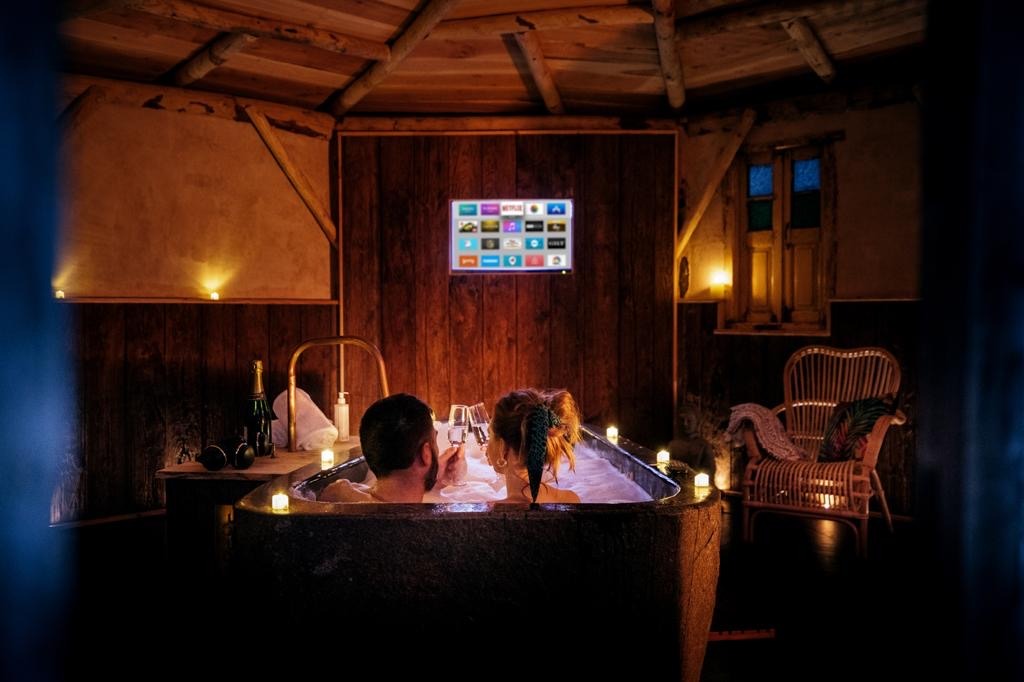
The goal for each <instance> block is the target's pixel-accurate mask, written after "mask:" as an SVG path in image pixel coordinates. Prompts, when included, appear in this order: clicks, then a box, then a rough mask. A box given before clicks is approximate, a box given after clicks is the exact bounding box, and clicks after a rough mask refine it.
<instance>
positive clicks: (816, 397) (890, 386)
mask: <svg viewBox="0 0 1024 682" xmlns="http://www.w3.org/2000/svg"><path fill="white" fill-rule="evenodd" d="M783 383H784V391H785V393H784V396H785V403H784V404H782V405H780V406H778V407H776V408H775V413H776V414H777V415H779V414H781V413H783V412H784V413H785V414H784V418H785V423H786V433H787V435H788V436H789V437H790V439H791V440H792V441H793V442H794V443H795V444H796V445H799V446H800V447H801V448H803V449H804V450H805V451H806V452H807V453H808V457H809V458H808V459H806V460H780V459H774V458H772V457H771V456H770V455H768V454H767V453H765V452H763V451H762V450H761V448H760V447H759V446H758V442H757V438H756V436H755V434H754V430H753V429H752V428H750V427H749V425H748V426H747V427H746V428H744V430H743V438H744V443H745V445H746V448H747V453H748V455H749V461H748V463H747V467H746V471H745V473H744V476H743V537H744V540H746V541H748V542H749V541H750V540H751V538H752V537H753V533H754V520H755V518H756V516H757V514H759V513H760V512H764V511H771V512H776V513H783V514H797V515H802V516H810V517H819V518H827V519H834V520H836V521H840V522H842V523H845V524H847V525H849V526H850V527H851V528H853V531H854V533H855V534H856V537H857V552H858V555H860V556H864V555H866V554H867V538H868V501H869V500H870V498H871V496H872V494H873V493H877V494H878V501H879V503H880V505H881V507H882V513H883V514H884V515H885V520H886V523H887V524H888V525H889V530H890V532H891V531H892V516H891V515H890V514H889V505H888V504H887V503H886V500H885V491H884V490H883V489H882V482H881V480H880V479H879V478H878V472H876V471H875V464H876V462H877V461H878V453H879V450H880V449H881V447H882V441H883V440H884V439H885V434H886V431H887V430H888V429H889V426H891V425H893V424H903V423H904V422H905V421H906V418H905V417H904V415H903V414H902V413H901V412H899V411H898V410H897V411H896V413H895V414H891V415H890V414H887V415H884V416H882V417H879V418H878V419H877V421H876V422H875V425H874V428H873V429H872V430H871V432H870V434H869V435H868V437H867V439H866V442H865V445H864V447H863V448H862V449H860V450H858V451H857V453H856V455H855V457H854V458H853V459H851V460H848V461H843V462H818V461H817V457H818V451H819V449H820V446H821V443H822V440H823V439H824V434H825V429H826V427H827V425H828V423H829V420H830V418H831V416H832V412H833V410H834V408H835V406H836V405H838V404H840V403H844V402H848V401H853V400H858V399H861V398H871V397H883V396H889V395H895V394H896V392H897V391H898V390H899V386H900V366H899V363H898V362H897V361H896V358H894V357H893V356H892V354H891V353H889V352H888V351H886V350H883V349H881V348H852V349H838V348H829V347H826V346H806V347H804V348H801V349H799V350H798V351H796V352H795V353H793V355H792V356H790V358H789V361H788V362H786V367H785V369H784V370H783Z"/></svg>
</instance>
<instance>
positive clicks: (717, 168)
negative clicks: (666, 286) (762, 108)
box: [676, 109, 755, 262]
mask: <svg viewBox="0 0 1024 682" xmlns="http://www.w3.org/2000/svg"><path fill="white" fill-rule="evenodd" d="M754 118H755V113H754V110H753V109H747V110H746V111H744V112H743V116H742V117H741V118H740V121H739V123H738V124H737V125H736V128H734V129H733V131H732V134H731V135H729V139H728V140H727V141H726V142H725V145H724V146H723V147H722V149H721V151H719V153H718V158H716V159H715V164H714V165H713V166H712V167H711V174H710V175H708V182H707V184H706V185H705V186H704V190H703V191H702V192H701V194H700V199H699V200H698V201H697V205H696V206H694V207H693V210H692V211H690V214H689V215H688V216H687V217H686V227H685V229H684V230H683V234H682V236H681V237H679V239H678V240H677V241H676V262H678V261H679V259H680V258H682V257H683V251H684V250H685V249H686V244H687V242H689V241H690V237H692V236H693V233H694V230H696V229H697V225H699V224H700V220H701V218H703V217H704V212H705V211H706V210H708V205H710V204H711V199H712V198H713V197H714V196H715V192H716V191H718V186H719V185H721V184H722V178H724V177H725V172H726V171H727V170H729V166H731V165H732V160H733V159H734V158H736V152H738V151H739V149H740V145H742V144H743V140H745V139H746V138H747V134H748V133H750V129H751V128H752V127H753V126H754Z"/></svg>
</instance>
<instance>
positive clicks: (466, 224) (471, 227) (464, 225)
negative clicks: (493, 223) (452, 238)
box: [459, 220, 479, 232]
mask: <svg viewBox="0 0 1024 682" xmlns="http://www.w3.org/2000/svg"><path fill="white" fill-rule="evenodd" d="M478 226H479V223H477V221H475V220H460V221H459V232H476V230H477V227H478Z"/></svg>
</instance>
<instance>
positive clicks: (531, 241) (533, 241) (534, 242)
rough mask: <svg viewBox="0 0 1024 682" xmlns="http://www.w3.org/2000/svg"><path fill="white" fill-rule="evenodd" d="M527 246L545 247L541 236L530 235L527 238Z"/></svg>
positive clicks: (533, 247) (530, 247) (531, 247)
mask: <svg viewBox="0 0 1024 682" xmlns="http://www.w3.org/2000/svg"><path fill="white" fill-rule="evenodd" d="M526 248H528V249H543V248H544V240H543V239H541V238H540V237H530V238H528V239H527V240H526Z"/></svg>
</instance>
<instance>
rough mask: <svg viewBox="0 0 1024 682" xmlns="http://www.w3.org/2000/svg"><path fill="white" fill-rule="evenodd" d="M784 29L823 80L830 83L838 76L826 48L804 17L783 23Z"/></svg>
mask: <svg viewBox="0 0 1024 682" xmlns="http://www.w3.org/2000/svg"><path fill="white" fill-rule="evenodd" d="M782 28H784V29H786V33H788V34H789V37H790V38H792V39H793V42H794V43H796V46H797V49H799V50H800V54H802V55H803V56H804V59H806V60H807V63H808V64H809V65H810V67H811V68H812V69H814V73H816V74H818V75H819V76H821V80H823V81H825V82H826V83H829V82H831V81H832V79H833V78H835V76H836V67H835V66H833V65H832V60H831V59H830V58H829V56H828V52H826V51H825V46H824V45H822V44H821V40H819V39H818V36H817V35H816V34H815V33H814V29H813V28H811V25H810V24H809V23H808V22H807V20H806V19H804V18H803V17H795V18H793V19H788V20H786V21H783V22H782Z"/></svg>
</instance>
